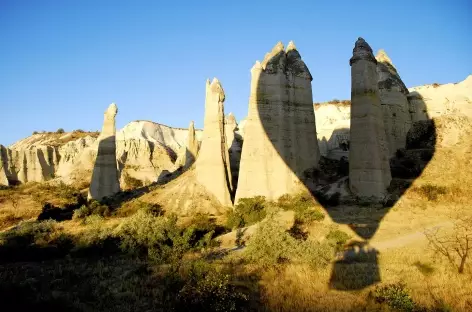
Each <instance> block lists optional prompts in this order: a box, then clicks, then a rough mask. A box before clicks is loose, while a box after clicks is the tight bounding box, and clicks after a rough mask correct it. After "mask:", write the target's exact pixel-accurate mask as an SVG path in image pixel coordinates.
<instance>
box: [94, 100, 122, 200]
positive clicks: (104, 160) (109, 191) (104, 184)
mask: <svg viewBox="0 0 472 312" xmlns="http://www.w3.org/2000/svg"><path fill="white" fill-rule="evenodd" d="M117 112H118V108H117V107H116V105H115V104H111V105H110V106H109V107H108V109H107V110H106V111H105V117H104V121H103V128H102V132H101V133H100V136H99V137H98V139H97V140H98V151H97V158H96V160H95V165H94V168H93V173H92V181H91V183H90V189H89V193H88V199H96V200H101V199H102V198H104V197H106V196H110V195H113V194H115V193H118V192H119V191H120V182H119V174H118V167H117V162H116V137H115V134H116V128H115V116H116V113H117Z"/></svg>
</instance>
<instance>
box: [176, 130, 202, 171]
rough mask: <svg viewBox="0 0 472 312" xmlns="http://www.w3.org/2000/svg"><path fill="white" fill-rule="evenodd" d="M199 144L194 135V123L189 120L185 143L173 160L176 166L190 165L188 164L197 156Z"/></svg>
mask: <svg viewBox="0 0 472 312" xmlns="http://www.w3.org/2000/svg"><path fill="white" fill-rule="evenodd" d="M199 146H200V143H199V141H198V140H197V137H196V135H195V124H194V122H193V121H191V122H190V125H189V126H188V137H187V144H186V145H185V146H182V147H181V149H180V151H179V155H178V157H177V160H176V161H175V165H176V167H177V168H180V167H183V168H188V167H190V165H192V164H193V163H194V161H195V159H196V158H197V153H198V148H199Z"/></svg>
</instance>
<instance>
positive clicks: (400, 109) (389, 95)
mask: <svg viewBox="0 0 472 312" xmlns="http://www.w3.org/2000/svg"><path fill="white" fill-rule="evenodd" d="M375 58H376V60H377V74H378V77H379V81H378V87H379V95H380V103H381V105H382V106H381V108H382V113H383V119H384V126H385V134H386V139H387V142H388V148H389V152H390V156H393V155H394V154H395V152H396V151H397V150H398V149H401V148H405V139H406V134H407V133H408V130H410V127H411V123H412V122H411V116H410V109H409V106H410V105H409V102H408V99H407V95H408V93H409V92H408V89H407V88H406V86H405V84H404V83H403V81H402V80H401V78H400V75H398V72H397V70H396V68H395V66H393V64H392V61H391V60H390V58H389V57H388V55H387V53H385V51H384V50H379V52H378V53H377V56H376V57H375Z"/></svg>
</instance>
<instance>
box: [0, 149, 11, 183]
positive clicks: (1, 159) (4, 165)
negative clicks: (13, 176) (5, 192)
mask: <svg viewBox="0 0 472 312" xmlns="http://www.w3.org/2000/svg"><path fill="white" fill-rule="evenodd" d="M7 172H8V158H7V149H6V148H5V147H4V146H3V145H0V185H6V186H8V185H9V184H10V183H9V182H8V174H7Z"/></svg>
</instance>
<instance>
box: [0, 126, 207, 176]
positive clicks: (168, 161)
mask: <svg viewBox="0 0 472 312" xmlns="http://www.w3.org/2000/svg"><path fill="white" fill-rule="evenodd" d="M187 132H188V130H187V129H182V128H173V127H168V126H165V125H161V124H158V123H154V122H150V121H133V122H130V123H129V124H127V125H126V126H125V127H123V129H121V130H120V131H118V132H117V135H116V139H117V159H118V164H119V169H120V172H121V178H122V180H126V179H125V176H128V177H131V178H134V179H137V180H140V181H142V182H144V181H149V182H152V181H156V180H157V178H158V177H159V175H160V174H161V172H163V171H165V170H167V171H174V169H175V168H174V162H175V160H176V158H177V154H178V152H179V149H180V148H181V147H182V146H183V145H184V144H185V140H186V138H187ZM97 136H98V133H95V132H94V133H89V132H70V133H62V134H59V133H40V134H33V135H32V136H30V137H28V138H25V139H22V140H20V141H18V142H16V143H14V144H13V145H11V146H9V147H4V146H1V145H0V165H1V167H0V184H7V182H8V183H9V184H16V183H26V182H30V181H35V182H43V181H47V180H50V179H53V178H59V179H61V180H63V181H65V182H72V181H76V180H88V179H89V178H90V174H91V171H92V170H93V164H94V160H95V157H96V152H97V147H98V146H97V143H96V138H97ZM200 136H201V130H196V137H197V139H200ZM123 182H126V181H123ZM124 184H126V183H124Z"/></svg>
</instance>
